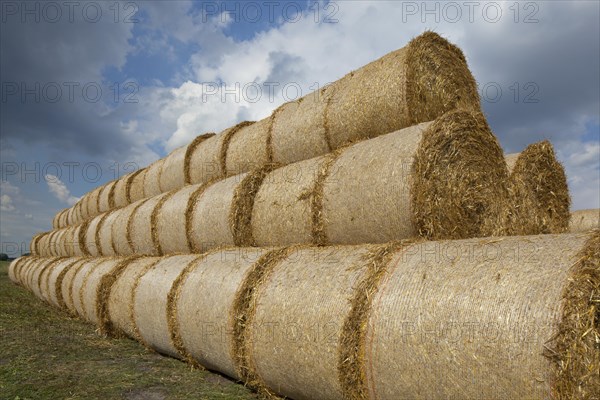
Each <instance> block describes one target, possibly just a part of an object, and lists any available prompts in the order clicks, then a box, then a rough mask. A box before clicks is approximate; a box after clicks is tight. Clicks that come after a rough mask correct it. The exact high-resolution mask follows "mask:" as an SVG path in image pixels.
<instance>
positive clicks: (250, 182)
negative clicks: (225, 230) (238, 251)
mask: <svg viewBox="0 0 600 400" xmlns="http://www.w3.org/2000/svg"><path fill="white" fill-rule="evenodd" d="M276 168H277V166H276V165H274V164H271V165H267V166H265V167H263V168H259V169H257V170H255V171H253V172H249V173H248V174H247V175H246V176H245V177H244V179H242V182H241V183H240V184H239V185H238V186H237V187H236V188H235V191H234V194H233V199H232V202H231V208H230V211H229V229H230V230H231V233H232V235H233V242H234V244H235V246H238V247H243V246H256V243H255V241H254V238H253V237H252V208H253V207H254V199H255V197H256V193H257V192H258V190H259V188H260V186H261V185H262V183H263V181H264V179H265V178H266V177H267V175H268V174H269V172H271V171H273V170H274V169H276Z"/></svg>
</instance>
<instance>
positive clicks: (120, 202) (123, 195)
mask: <svg viewBox="0 0 600 400" xmlns="http://www.w3.org/2000/svg"><path fill="white" fill-rule="evenodd" d="M134 173H135V172H132V173H129V174H125V175H123V176H122V177H120V178H119V179H117V181H116V183H115V188H114V203H115V208H121V207H125V206H126V205H128V204H129V202H128V201H127V185H128V182H129V179H130V178H131V175H133V174H134Z"/></svg>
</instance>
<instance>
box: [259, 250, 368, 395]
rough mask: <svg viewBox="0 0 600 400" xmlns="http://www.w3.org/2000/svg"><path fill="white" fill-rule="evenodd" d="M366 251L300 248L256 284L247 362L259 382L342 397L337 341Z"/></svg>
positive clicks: (284, 392) (287, 390)
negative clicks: (262, 280)
mask: <svg viewBox="0 0 600 400" xmlns="http://www.w3.org/2000/svg"><path fill="white" fill-rule="evenodd" d="M367 255H368V248H367V247H364V246H363V247H361V248H356V247H350V246H348V247H337V248H336V247H330V248H326V249H323V250H319V251H317V252H315V249H314V248H313V249H310V248H309V249H300V250H298V251H296V252H294V253H292V254H290V255H289V256H288V257H287V258H286V259H284V260H283V261H281V262H280V263H279V264H278V265H276V266H275V267H274V269H273V270H272V272H271V273H270V276H269V277H268V278H265V280H264V283H263V284H262V285H260V286H259V287H257V289H256V294H255V297H254V299H253V302H254V303H255V304H256V306H255V308H254V310H252V312H253V315H252V316H250V317H248V320H247V329H248V333H247V338H248V340H249V343H248V344H247V346H248V358H249V360H250V362H249V363H248V364H249V365H248V366H247V367H248V368H250V369H251V370H254V371H253V373H254V374H256V376H257V377H258V379H259V381H262V382H261V384H262V385H264V386H265V387H266V388H271V389H272V390H275V391H276V392H277V393H278V394H280V395H283V396H286V397H290V398H294V399H317V398H320V399H334V398H342V390H341V387H340V383H339V379H338V351H339V349H338V343H339V340H340V333H341V331H342V327H343V325H344V320H345V317H346V315H348V313H349V312H350V305H351V304H350V302H349V301H348V300H349V299H350V298H351V296H352V293H353V288H354V287H355V285H356V284H357V282H358V280H359V279H360V278H361V276H362V275H363V274H364V273H365V271H366V265H367V261H366V256H367ZM307 266H310V268H307ZM263 390H265V388H263ZM267 390H268V389H267Z"/></svg>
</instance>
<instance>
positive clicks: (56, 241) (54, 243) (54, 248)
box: [50, 229, 65, 257]
mask: <svg viewBox="0 0 600 400" xmlns="http://www.w3.org/2000/svg"><path fill="white" fill-rule="evenodd" d="M64 233H65V229H57V230H55V231H54V233H53V234H52V236H50V255H51V256H54V257H58V256H63V255H64V254H62V251H63V250H62V241H63V235H64Z"/></svg>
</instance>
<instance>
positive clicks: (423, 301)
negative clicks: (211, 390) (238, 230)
mask: <svg viewBox="0 0 600 400" xmlns="http://www.w3.org/2000/svg"><path fill="white" fill-rule="evenodd" d="M586 242H587V244H586ZM599 285H600V234H598V233H596V234H595V237H594V236H592V235H581V234H580V235H544V236H535V237H506V238H502V239H497V240H488V241H486V240H482V239H473V240H464V241H454V242H424V243H420V244H417V245H413V246H411V247H409V248H408V249H406V250H405V251H403V252H399V253H398V254H397V255H395V256H394V257H393V259H392V267H391V268H389V270H388V274H387V275H386V276H385V277H384V278H383V280H382V283H381V285H380V290H379V291H378V292H377V293H376V294H375V296H374V298H373V300H372V310H371V316H370V318H369V320H368V321H364V323H365V326H366V334H365V338H364V346H365V351H364V366H363V372H364V374H365V379H364V381H363V382H362V385H363V386H364V390H365V391H366V393H368V395H369V396H370V398H375V397H376V398H378V399H382V400H383V399H398V398H411V399H448V398H485V399H505V398H511V399H517V398H536V399H537V398H560V399H567V398H578V399H579V398H581V399H583V398H590V397H589V396H593V393H598V391H597V390H598V389H599V388H600V375H599V374H598V372H599V368H600V354H599V353H598V350H597V343H596V341H597V338H598V337H599V335H600V326H599V325H598V319H597V312H596V311H597V300H598V299H597V294H598V292H597V290H598V287H599ZM307 297H308V295H307ZM398 371H407V373H398ZM432 382H435V384H432ZM357 389H358V388H357Z"/></svg>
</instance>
